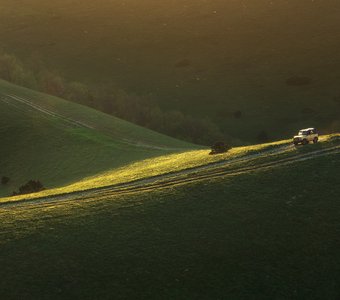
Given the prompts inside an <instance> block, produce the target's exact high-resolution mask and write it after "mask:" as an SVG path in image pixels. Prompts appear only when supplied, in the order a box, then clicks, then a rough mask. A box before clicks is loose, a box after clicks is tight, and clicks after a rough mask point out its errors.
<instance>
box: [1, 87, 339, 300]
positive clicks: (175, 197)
mask: <svg viewBox="0 0 340 300" xmlns="http://www.w3.org/2000/svg"><path fill="white" fill-rule="evenodd" d="M0 139H1V147H0V157H1V160H0V170H1V174H0V175H1V176H4V175H6V176H8V177H10V178H11V181H10V182H9V184H8V185H1V190H0V191H1V192H0V196H1V197H2V198H0V266H1V268H0V277H1V280H0V291H1V295H0V298H1V299H34V300H35V299H334V300H337V299H338V298H339V296H340V289H339V285H340V281H339V278H340V271H339V267H338V266H339V264H340V254H339V251H338V249H339V247H340V238H339V228H340V221H339V220H340V214H339V212H340V204H339V201H338V199H339V193H340V186H339V175H340V174H339V170H340V155H339V153H340V134H331V135H324V136H322V137H321V139H320V143H318V144H316V145H315V144H310V145H306V146H298V147H295V146H293V145H292V144H291V141H290V140H282V141H278V142H272V143H267V144H259V145H253V146H243V147H235V148H232V149H230V150H229V151H228V152H227V153H224V154H221V155H214V156H211V155H208V153H209V149H207V148H202V147H197V146H195V145H191V144H187V143H184V142H181V141H178V140H175V139H173V138H170V137H167V136H164V135H160V134H158V133H155V132H153V131H150V130H147V129H144V128H141V127H138V126H135V125H133V124H131V123H128V122H125V121H122V120H120V119H117V118H114V117H112V116H108V115H105V114H103V113H100V112H98V111H95V110H93V109H90V108H87V107H84V106H81V105H78V104H74V103H71V102H68V101H65V100H62V99H59V98H56V97H51V96H48V95H46V94H42V93H37V92H33V91H31V90H28V89H25V88H21V87H18V86H15V85H12V84H9V83H6V82H4V81H0ZM28 179H39V180H41V181H42V182H43V183H44V184H45V186H46V187H47V188H48V189H47V190H45V191H43V192H41V193H36V194H30V195H22V196H16V197H7V198H5V197H3V196H8V195H9V194H10V193H11V192H12V191H13V190H15V189H17V188H18V186H19V185H21V184H23V183H25V182H26V181H27V180H28Z"/></svg>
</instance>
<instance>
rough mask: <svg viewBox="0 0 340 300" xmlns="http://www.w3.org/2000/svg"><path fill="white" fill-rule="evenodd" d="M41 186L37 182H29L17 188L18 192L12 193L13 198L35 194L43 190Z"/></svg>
mask: <svg viewBox="0 0 340 300" xmlns="http://www.w3.org/2000/svg"><path fill="white" fill-rule="evenodd" d="M44 189H45V188H44V186H43V184H42V183H41V182H40V181H39V180H30V181H28V182H27V183H26V184H24V185H22V186H21V187H19V191H18V192H13V196H15V195H24V194H30V193H37V192H40V191H42V190H44Z"/></svg>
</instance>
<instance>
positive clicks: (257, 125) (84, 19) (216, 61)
mask: <svg viewBox="0 0 340 300" xmlns="http://www.w3.org/2000/svg"><path fill="white" fill-rule="evenodd" d="M339 10H340V4H339V3H331V4H330V3H328V2H325V1H272V2H270V1H262V0H253V1H241V0H238V1H194V0H186V1H183V0H175V1H170V2H169V1H168V2H164V1H163V2H161V1H154V0H145V1H140V2H137V1H132V0H128V1H108V0H100V1H96V2H95V3H94V2H93V1H90V0H84V1H81V3H77V4H74V2H72V1H69V0H59V1H54V2H51V1H50V2H47V1H44V0H28V1H25V3H21V4H20V5H18V3H17V1H9V0H6V1H3V2H2V3H1V4H0V38H1V41H2V44H1V46H2V47H3V48H4V50H6V51H8V52H13V53H15V54H16V55H18V56H19V57H20V58H22V59H24V60H26V61H27V62H28V63H30V64H34V62H32V59H31V58H32V55H33V57H34V60H33V61H36V58H37V57H38V58H41V59H42V60H43V61H44V62H46V63H47V65H48V67H50V68H52V69H57V70H59V71H60V72H61V73H62V74H63V75H65V76H66V77H67V78H69V79H72V80H76V81H84V82H85V83H89V84H96V83H100V82H106V83H109V84H112V82H114V84H117V85H118V86H121V87H123V88H124V89H126V90H127V91H129V92H136V93H137V94H141V95H152V96H153V97H154V98H155V99H156V100H157V102H158V103H160V105H161V106H162V107H164V108H169V109H170V108H176V109H179V110H182V111H185V112H187V113H189V114H194V115H197V116H203V117H207V116H208V117H210V118H211V119H213V120H214V121H215V122H217V123H219V124H220V126H221V127H222V128H223V129H224V130H225V132H227V133H229V134H231V135H232V136H233V137H234V138H235V139H239V140H242V141H247V142H253V141H255V140H256V137H257V135H258V134H259V132H260V131H262V130H266V131H267V133H268V135H269V137H270V138H271V139H282V138H284V137H290V136H291V135H292V133H293V132H296V131H297V130H298V129H300V128H304V127H310V126H315V127H317V128H319V129H320V130H321V131H322V132H323V133H329V132H332V131H339V126H340V125H339V117H338V116H339V114H340V101H339V97H340V95H339V89H338V78H339V76H340V73H339V72H340V71H339V68H338V65H339V62H340V55H339V51H338V49H339V47H340V44H339V43H340V40H339V39H338V38H337V37H338V28H339V27H340V21H339V17H338V16H339ZM181 61H182V62H183V61H186V62H187V63H186V64H182V66H183V67H176V65H177V66H178V65H181V64H178V63H180V62H181ZM294 76H302V77H309V78H310V79H311V82H310V84H307V85H302V86H288V85H287V84H286V80H287V79H288V78H291V77H294ZM198 79H199V80H198ZM238 110H240V111H242V113H243V114H242V118H241V119H235V118H234V117H233V113H234V112H235V111H238Z"/></svg>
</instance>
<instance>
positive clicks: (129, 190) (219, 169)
mask: <svg viewBox="0 0 340 300" xmlns="http://www.w3.org/2000/svg"><path fill="white" fill-rule="evenodd" d="M339 153H340V146H334V147H330V148H327V149H321V150H316V151H312V152H308V153H304V154H298V155H294V156H291V157H288V158H282V159H278V160H276V161H271V162H264V163H260V164H257V165H253V166H241V167H237V166H236V167H234V168H231V169H226V167H230V165H229V164H227V162H224V164H221V165H220V166H216V165H212V166H211V167H206V168H205V169H202V168H199V167H198V168H193V169H191V172H187V171H179V172H175V173H172V174H167V175H159V176H155V177H153V178H147V179H142V180H137V181H135V182H130V183H123V184H119V185H114V186H108V187H103V188H96V189H92V190H87V191H80V192H74V193H70V194H64V195H55V196H49V197H45V198H36V199H28V200H25V199H22V200H18V201H8V202H3V203H0V207H1V208H12V207H17V206H27V208H29V207H36V206H41V207H47V206H56V205H59V204H60V205H61V204H63V203H65V202H69V201H75V202H79V201H87V200H91V199H93V201H95V199H97V198H99V197H109V196H117V195H123V194H135V193H140V192H147V191H153V190H156V189H162V188H169V187H175V186H179V185H184V184H189V183H195V182H200V181H204V180H212V179H218V178H225V177H231V176H237V175H240V174H245V173H250V172H257V171H266V170H269V169H271V168H275V167H284V166H287V165H291V164H293V163H296V162H301V161H307V160H310V159H315V158H317V157H323V156H327V155H334V154H339ZM257 158H258V157H257Z"/></svg>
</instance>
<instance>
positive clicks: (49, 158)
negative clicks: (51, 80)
mask: <svg viewBox="0 0 340 300" xmlns="http://www.w3.org/2000/svg"><path fill="white" fill-rule="evenodd" d="M0 140H1V147H0V157H1V159H0V177H1V176H6V177H8V178H10V181H9V183H8V184H7V185H6V186H2V187H1V188H0V196H4V195H8V194H10V193H11V192H13V191H14V190H15V189H17V188H18V187H19V186H20V185H22V184H24V183H25V182H26V181H28V180H30V179H38V180H40V181H41V182H42V183H43V184H44V185H45V186H46V187H49V188H51V187H56V186H59V185H64V184H67V183H72V182H74V181H77V180H80V179H83V178H84V177H87V176H90V175H93V174H97V173H99V172H103V171H107V170H110V169H112V168H115V167H119V166H123V165H126V164H128V163H132V162H134V161H138V160H141V159H145V158H150V157H155V156H159V155H162V154H168V153H174V152H178V151H183V150H184V149H193V148H195V147H196V146H194V145H190V144H187V143H184V142H181V141H178V140H175V139H173V138H170V137H167V136H164V135H161V134H158V133H156V132H153V131H151V130H147V129H145V128H142V127H139V126H136V125H133V124H131V123H128V122H126V121H123V120H120V119H118V118H114V117H112V116H109V115H106V114H104V113H101V112H98V111H96V110H93V109H90V108H88V107H85V106H81V105H79V104H74V103H71V102H68V101H65V100H62V99H59V98H56V97H51V96H48V95H45V94H42V93H37V92H33V91H31V90H28V89H25V88H20V87H18V86H15V85H11V84H9V83H6V82H4V81H0Z"/></svg>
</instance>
